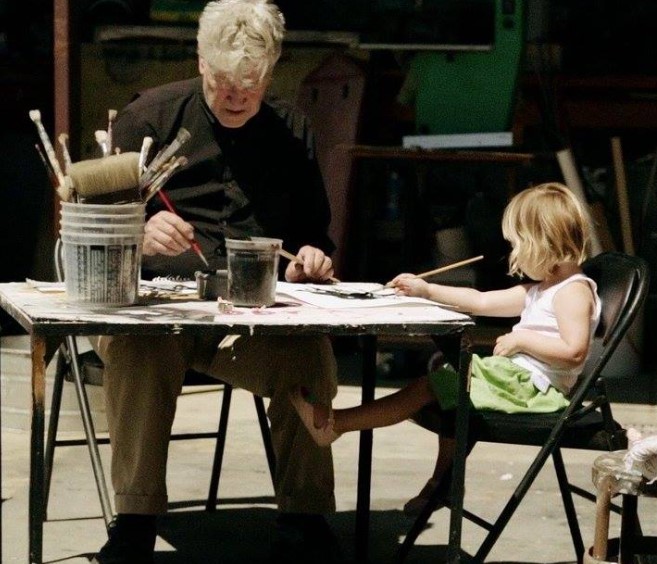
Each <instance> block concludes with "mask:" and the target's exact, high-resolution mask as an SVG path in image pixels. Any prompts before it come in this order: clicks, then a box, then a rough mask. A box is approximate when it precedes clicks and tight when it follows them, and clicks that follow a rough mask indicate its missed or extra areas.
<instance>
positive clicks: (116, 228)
mask: <svg viewBox="0 0 657 564" xmlns="http://www.w3.org/2000/svg"><path fill="white" fill-rule="evenodd" d="M75 206H77V207H79V208H84V207H86V206H84V205H82V204H76V205H75ZM105 207H106V208H118V207H121V206H117V205H107V206H105ZM139 209H140V210H141V213H138V214H117V215H111V213H110V212H111V210H104V211H106V212H107V213H101V214H96V215H100V217H99V218H97V219H96V220H95V222H93V223H89V222H82V221H73V219H75V215H72V216H70V217H72V218H73V219H71V220H70V221H69V220H63V221H62V226H61V230H60V234H61V239H62V243H63V264H64V283H65V287H66V297H67V300H69V301H71V302H74V303H78V304H84V305H88V306H124V305H131V304H133V303H135V302H136V301H137V297H138V289H139V275H140V271H141V256H142V245H143V241H144V224H145V214H144V211H145V206H144V204H139ZM119 217H121V218H128V217H131V218H132V219H131V221H130V222H129V223H114V222H112V221H111V220H116V218H119Z"/></svg>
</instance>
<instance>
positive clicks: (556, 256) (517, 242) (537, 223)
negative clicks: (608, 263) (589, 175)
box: [502, 182, 591, 279]
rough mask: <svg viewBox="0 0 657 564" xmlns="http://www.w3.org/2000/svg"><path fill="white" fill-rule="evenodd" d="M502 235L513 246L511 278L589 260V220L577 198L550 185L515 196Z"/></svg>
mask: <svg viewBox="0 0 657 564" xmlns="http://www.w3.org/2000/svg"><path fill="white" fill-rule="evenodd" d="M502 234H503V235H504V238H505V239H506V240H507V241H509V243H511V247H512V249H511V254H510V255H509V274H511V275H514V274H516V275H520V276H522V275H523V274H526V272H523V269H525V270H531V271H532V274H534V275H540V279H543V278H544V277H545V276H546V275H548V274H549V273H550V272H552V270H553V269H554V268H555V267H556V266H557V265H558V264H559V263H563V262H574V263H577V264H578V265H579V264H582V262H584V261H585V260H586V257H587V252H588V246H589V244H590V236H591V233H590V219H589V217H588V215H587V213H586V212H585V211H584V208H583V207H582V205H581V204H580V202H579V200H578V199H577V198H576V197H575V195H574V194H573V193H572V192H571V191H570V190H569V189H568V188H567V187H566V186H564V185H563V184H559V183H556V182H550V183H546V184H540V185H538V186H535V187H534V188H528V189H526V190H523V191H522V192H520V193H519V194H516V195H515V196H514V197H513V198H512V199H511V201H510V202H509V204H508V205H507V207H506V209H505V210H504V216H503V217H502Z"/></svg>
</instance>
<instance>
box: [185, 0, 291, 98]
mask: <svg viewBox="0 0 657 564" xmlns="http://www.w3.org/2000/svg"><path fill="white" fill-rule="evenodd" d="M284 35H285V19H284V17H283V14H282V13H281V12H280V10H279V9H278V7H277V6H276V5H275V4H272V3H271V2H269V1H268V0H216V1H214V2H209V3H208V4H207V5H206V6H205V8H204V9H203V12H202V13H201V17H200V18H199V27H198V34H197V42H198V54H199V56H200V57H201V58H202V59H203V60H204V61H205V63H206V64H207V66H208V67H209V69H210V71H211V72H212V73H213V74H215V75H216V74H218V73H221V74H223V75H224V78H226V79H227V80H229V81H230V82H231V83H233V84H235V85H236V86H240V87H243V88H253V87H257V86H259V85H260V84H261V83H262V82H263V81H264V80H267V79H268V78H269V76H270V75H271V73H272V72H273V70H274V66H275V65H276V62H277V61H278V59H279V57H280V56H281V51H282V43H283V36H284Z"/></svg>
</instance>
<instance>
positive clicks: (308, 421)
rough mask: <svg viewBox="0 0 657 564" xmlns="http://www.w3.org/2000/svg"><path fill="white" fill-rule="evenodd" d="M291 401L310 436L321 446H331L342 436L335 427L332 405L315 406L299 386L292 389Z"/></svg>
mask: <svg viewBox="0 0 657 564" xmlns="http://www.w3.org/2000/svg"><path fill="white" fill-rule="evenodd" d="M290 401H291V402H292V405H294V408H295V409H296V410H297V413H298V414H299V418H300V419H301V421H302V422H303V424H304V425H305V427H306V429H308V432H309V433H310V436H311V437H312V438H313V440H314V441H315V442H316V443H317V444H318V445H319V446H329V445H330V444H331V443H332V442H333V441H335V440H336V439H338V438H339V437H340V434H339V433H336V432H335V430H334V429H333V413H332V411H331V408H330V406H329V407H326V406H314V405H313V404H311V403H310V402H308V401H306V399H305V398H304V397H303V393H302V392H301V388H299V387H297V388H294V389H292V390H291V391H290ZM316 407H317V409H316ZM320 408H321V410H320ZM322 422H323V424H322ZM318 423H319V425H318Z"/></svg>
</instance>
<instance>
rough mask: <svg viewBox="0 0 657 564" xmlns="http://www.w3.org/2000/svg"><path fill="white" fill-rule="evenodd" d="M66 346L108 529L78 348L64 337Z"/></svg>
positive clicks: (105, 497) (105, 496) (102, 474)
mask: <svg viewBox="0 0 657 564" xmlns="http://www.w3.org/2000/svg"><path fill="white" fill-rule="evenodd" d="M66 346H67V347H68V351H69V354H70V356H71V372H72V373H73V382H74V383H75V391H76V393H77V397H78V405H79V407H80V414H81V415H82V426H83V427H84V434H85V436H86V439H87V447H88V448H89V456H90V458H91V467H92V469H93V472H94V478H95V479H96V488H97V489H98V496H99V497H100V505H101V509H102V511H103V518H104V520H105V525H106V526H107V527H109V524H110V523H111V521H112V519H113V518H114V512H113V511H112V503H111V501H110V495H109V490H108V489H107V482H106V481H105V472H104V471H103V463H102V461H101V459H100V452H99V451H98V441H97V440H96V431H95V429H94V423H93V420H92V418H91V409H90V408H89V398H88V396H87V390H86V389H85V384H84V380H83V378H82V369H81V367H80V363H79V362H78V358H79V355H78V346H77V343H76V342H75V338H73V337H66Z"/></svg>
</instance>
